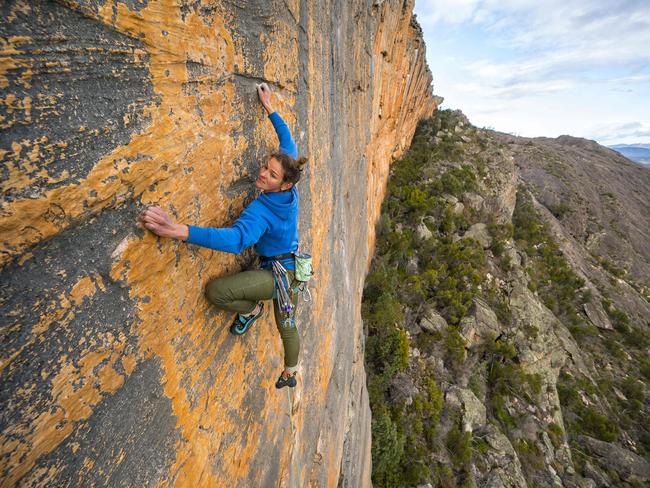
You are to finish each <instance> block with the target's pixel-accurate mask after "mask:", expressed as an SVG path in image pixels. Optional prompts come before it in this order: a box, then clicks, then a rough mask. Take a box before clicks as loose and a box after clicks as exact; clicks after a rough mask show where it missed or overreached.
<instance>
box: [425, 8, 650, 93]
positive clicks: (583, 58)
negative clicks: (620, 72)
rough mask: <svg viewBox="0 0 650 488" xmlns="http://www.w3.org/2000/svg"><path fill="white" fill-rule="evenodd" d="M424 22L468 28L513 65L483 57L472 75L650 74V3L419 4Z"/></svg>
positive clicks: (500, 77) (519, 78) (515, 77)
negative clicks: (642, 71)
mask: <svg viewBox="0 0 650 488" xmlns="http://www.w3.org/2000/svg"><path fill="white" fill-rule="evenodd" d="M416 12H417V13H418V20H419V21H420V23H421V24H422V25H423V28H425V30H429V29H431V31H432V32H435V29H437V28H438V26H439V25H441V24H445V23H446V24H460V23H464V22H467V23H469V24H471V25H474V26H475V27H480V28H481V29H483V30H484V31H485V33H486V37H487V36H489V38H488V41H489V42H492V43H493V44H494V45H495V46H497V47H500V48H501V49H506V50H508V51H509V52H510V58H511V59H512V60H511V61H505V62H495V61H492V60H486V59H483V60H481V61H478V62H475V63H474V64H473V65H472V66H470V70H471V73H472V74H474V75H475V76H478V77H482V78H486V79H488V78H489V79H497V80H501V81H502V84H501V85H499V86H508V85H507V83H506V82H507V81H508V78H510V79H511V81H510V83H511V84H512V85H516V84H517V83H518V82H519V81H527V82H530V81H534V80H546V79H551V80H552V79H554V77H555V76H557V75H558V74H559V73H561V74H563V75H565V74H566V73H569V72H570V73H577V74H579V73H584V72H586V71H589V70H593V69H598V68H600V69H611V68H612V67H621V66H623V67H630V66H636V67H640V68H641V69H645V74H650V68H648V62H650V49H648V46H650V3H649V2H647V1H646V0H642V1H612V0H610V1H600V2H592V1H590V0H545V1H544V2H539V0H498V1H497V0H484V1H479V0H464V1H462V2H457V1H456V0H454V1H452V0H418V1H417V2H416Z"/></svg>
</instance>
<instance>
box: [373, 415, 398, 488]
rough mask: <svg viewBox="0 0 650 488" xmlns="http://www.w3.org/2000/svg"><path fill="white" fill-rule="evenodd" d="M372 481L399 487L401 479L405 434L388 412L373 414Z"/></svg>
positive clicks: (386, 485) (381, 484)
mask: <svg viewBox="0 0 650 488" xmlns="http://www.w3.org/2000/svg"><path fill="white" fill-rule="evenodd" d="M371 428H372V445H371V451H372V482H373V484H374V485H375V486H385V487H398V486H400V484H401V483H400V481H401V470H400V469H399V467H400V460H401V459H402V455H403V453H404V442H405V438H404V434H403V433H402V432H400V429H399V428H398V426H397V425H396V424H395V423H394V422H393V421H392V419H391V418H390V415H388V414H387V413H380V414H379V415H373V417H372V421H371Z"/></svg>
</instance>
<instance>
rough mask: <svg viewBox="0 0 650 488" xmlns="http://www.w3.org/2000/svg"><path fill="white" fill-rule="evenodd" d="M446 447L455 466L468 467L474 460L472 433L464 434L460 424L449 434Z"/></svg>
mask: <svg viewBox="0 0 650 488" xmlns="http://www.w3.org/2000/svg"><path fill="white" fill-rule="evenodd" d="M446 446H447V449H448V450H449V455H450V457H451V460H452V462H453V463H454V466H456V467H457V468H462V467H465V466H467V464H468V463H469V461H470V459H471V458H472V433H471V432H462V431H461V429H460V426H459V424H458V423H454V424H453V425H452V427H451V429H449V432H448V433H447V440H446Z"/></svg>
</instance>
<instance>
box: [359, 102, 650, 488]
mask: <svg viewBox="0 0 650 488" xmlns="http://www.w3.org/2000/svg"><path fill="white" fill-rule="evenodd" d="M567 144H568V145H569V147H568V148H567V147H566V146H567ZM609 153H611V151H609V150H607V149H604V148H601V147H599V146H598V145H596V144H595V143H593V144H592V143H587V142H584V144H583V143H575V141H574V140H573V139H572V138H566V137H562V138H558V139H557V140H549V139H524V138H517V137H513V136H509V135H505V134H498V133H495V132H493V131H488V130H481V129H476V128H474V127H472V126H471V125H470V124H469V122H468V121H467V119H466V118H465V117H464V116H463V115H462V114H461V113H459V112H452V111H444V110H443V111H438V112H437V113H436V115H435V116H434V117H432V118H431V119H427V120H425V121H422V123H421V124H420V125H419V126H418V129H417V131H416V136H415V138H414V142H413V146H412V152H411V153H410V154H409V155H407V157H405V158H403V159H402V160H401V161H397V162H395V164H394V166H393V168H392V174H393V175H394V178H395V179H394V180H392V181H391V182H390V189H391V191H390V194H389V195H388V197H387V199H388V200H387V201H386V202H385V205H384V208H385V209H387V211H386V212H385V213H384V214H382V216H381V223H382V225H381V226H380V228H381V233H380V237H381V238H380V239H379V240H378V248H377V254H376V256H375V261H374V263H375V265H376V266H373V269H372V272H371V274H370V275H369V277H368V285H367V287H366V302H365V303H364V311H366V310H367V315H366V318H367V322H368V323H369V324H371V326H370V327H369V333H368V344H369V347H368V348H367V351H366V355H367V365H368V377H369V380H370V385H371V388H370V391H371V392H372V393H373V395H372V396H371V399H372V401H373V404H372V408H373V413H377V415H378V416H381V415H384V424H382V425H377V426H376V425H375V424H373V434H375V438H376V439H379V441H380V442H383V444H380V445H377V446H375V450H374V451H373V456H374V457H373V460H374V459H375V458H376V459H377V460H378V461H380V462H378V463H376V464H377V467H376V468H375V471H374V473H373V474H374V475H375V476H376V477H377V478H378V479H383V480H385V479H389V480H395V479H396V480H398V481H397V482H396V483H398V484H399V483H401V484H402V485H403V486H418V484H421V483H427V482H432V481H433V483H434V484H435V483H436V482H437V483H438V484H439V485H440V486H454V485H456V486H493V487H526V486H536V487H537V486H539V487H552V486H565V487H569V488H577V487H580V488H587V487H601V486H603V487H604V486H623V487H630V488H632V487H636V486H645V485H646V484H647V483H648V468H649V466H650V464H649V462H650V461H649V459H650V458H649V454H650V430H649V428H648V426H647V422H646V419H647V416H648V415H649V414H650V408H649V403H648V398H650V396H649V395H650V388H649V385H650V361H648V354H649V353H650V329H649V326H650V322H648V317H649V316H650V299H649V298H648V293H647V292H648V288H647V285H646V284H645V281H647V276H644V275H643V272H642V271H640V270H641V269H644V266H645V264H646V263H647V262H649V261H648V260H650V253H649V252H648V249H647V246H646V245H645V243H644V242H643V239H642V238H641V237H642V236H643V235H644V232H646V229H645V228H643V229H637V230H635V231H634V232H631V233H627V232H626V231H625V230H624V229H629V228H631V227H633V222H634V221H635V220H634V219H636V218H637V217H638V218H639V219H640V221H641V222H645V220H644V219H647V212H645V214H643V216H642V215H641V214H642V213H643V211H642V207H644V206H645V207H648V195H649V194H650V172H648V170H647V169H642V168H639V170H638V171H637V167H636V166H634V165H632V164H631V163H629V162H626V161H621V160H620V158H618V156H615V157H609V156H608V154H609ZM608 158H609V159H608ZM577 166H579V170H576V172H575V174H574V173H573V172H572V168H574V167H577ZM592 169H593V171H592ZM413 174H416V175H418V174H421V176H422V177H421V178H419V179H418V178H413V177H411V176H412V175H413ZM595 175H602V180H600V181H598V185H599V188H600V190H599V191H600V193H601V196H602V195H604V194H607V193H611V194H612V195H617V201H618V202H619V204H618V205H617V206H615V207H612V206H610V207H607V208H604V207H603V205H602V200H601V201H599V200H598V199H596V200H593V202H594V203H593V206H594V207H595V208H590V206H589V203H588V202H586V200H584V199H583V198H582V197H581V195H584V194H586V193H589V192H591V191H592V188H591V186H590V185H591V183H592V182H593V179H594V178H595ZM632 176H634V178H635V180H634V182H631V183H630V185H629V186H628V187H625V186H624V185H623V183H622V181H623V179H625V178H632ZM558 182H560V183H561V184H560V183H558ZM610 183H611V185H610ZM556 186H557V188H556ZM558 188H562V191H563V192H564V193H561V196H562V198H560V199H559V200H553V198H559V197H558V195H559V193H557V192H559V191H560V190H558ZM573 189H576V192H573ZM644 190H645V192H644ZM624 202H625V203H624ZM614 208H615V209H616V211H614V210H612V209H614ZM585 212H587V214H589V215H591V217H589V218H592V219H593V221H594V223H595V224H596V226H597V227H598V226H600V227H601V230H603V232H606V233H608V232H611V231H612V229H614V228H616V229H619V231H621V232H622V235H621V240H622V242H615V243H614V244H615V245H614V246H613V247H598V246H591V245H590V242H591V243H592V244H593V242H592V241H589V240H588V239H587V242H585V240H584V239H583V238H582V237H581V235H580V233H579V232H577V231H576V229H578V228H580V227H581V226H582V225H583V221H582V220H581V219H583V218H584V217H585V215H587V214H585ZM574 216H575V218H576V219H577V222H575V221H574V220H573V218H574ZM602 216H606V217H605V218H607V219H608V222H607V223H601V222H600V218H602ZM609 219H612V220H609ZM425 229H426V232H425ZM603 242H604V241H603ZM614 249H615V250H616V252H615V253H613V250H614ZM609 251H612V253H610V252H609ZM636 265H638V266H639V268H638V269H636V270H635V271H634V272H633V271H632V269H631V266H636ZM644 280H645V281H644ZM398 304H399V306H401V307H402V309H401V311H402V312H403V317H404V320H397V319H398V318H401V317H402V315H400V314H399V313H398V308H399V306H398ZM378 310H380V311H382V312H383V313H384V315H385V316H386V319H385V320H382V318H381V316H380V314H378V312H377V311H378ZM418 325H419V327H418ZM400 329H402V330H400ZM387 338H390V339H391V340H392V341H393V344H396V345H393V346H391V345H389V344H388V340H387ZM382 341H383V342H382ZM375 344H382V346H383V347H385V349H382V348H380V347H378V346H377V347H370V346H374V345H375ZM390 347H393V349H392V350H391V349H390ZM386 350H389V351H391V354H386ZM407 350H408V352H409V354H408V361H407V362H405V364H404V365H400V363H399V362H398V361H396V360H395V359H394V358H395V356H399V355H400V354H402V355H403V356H406V354H405V353H404V352H402V351H407ZM382 354H383V355H384V356H382ZM385 356H387V357H388V359H387V360H385V359H384V357H385ZM392 378H396V382H397V383H398V384H399V385H401V386H402V390H399V391H397V390H396V389H395V388H393V383H392V382H391V381H392ZM384 383H385V384H387V385H390V388H386V387H384V386H383V385H384ZM409 386H413V388H407V387H409ZM384 390H385V391H384ZM397 393H399V394H397ZM440 398H442V400H439V399H440ZM386 411H389V412H390V418H389V419H388V421H386V420H385V419H386V417H387V415H386V413H385V412H386ZM386 425H388V426H392V427H393V429H392V430H389V429H388V428H387V427H386ZM387 433H388V434H390V435H388V434H387ZM400 436H402V437H401V438H400ZM401 439H403V440H401ZM400 442H402V443H403V449H402V451H399V449H400V446H401V444H400ZM391 448H393V450H392V451H391Z"/></svg>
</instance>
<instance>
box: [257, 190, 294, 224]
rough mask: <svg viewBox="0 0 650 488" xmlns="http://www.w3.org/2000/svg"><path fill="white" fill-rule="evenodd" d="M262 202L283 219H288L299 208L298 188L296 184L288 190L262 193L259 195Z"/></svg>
mask: <svg viewBox="0 0 650 488" xmlns="http://www.w3.org/2000/svg"><path fill="white" fill-rule="evenodd" d="M258 199H259V201H260V203H261V204H262V205H264V206H265V207H266V208H268V209H269V210H270V211H271V212H273V214H274V215H275V216H276V217H278V218H279V219H281V220H286V219H288V218H289V217H290V216H291V215H293V214H294V213H295V211H296V209H297V208H298V190H297V188H296V185H293V186H292V187H291V190H288V191H276V192H271V193H262V194H261V195H260V196H259V197H258Z"/></svg>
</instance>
